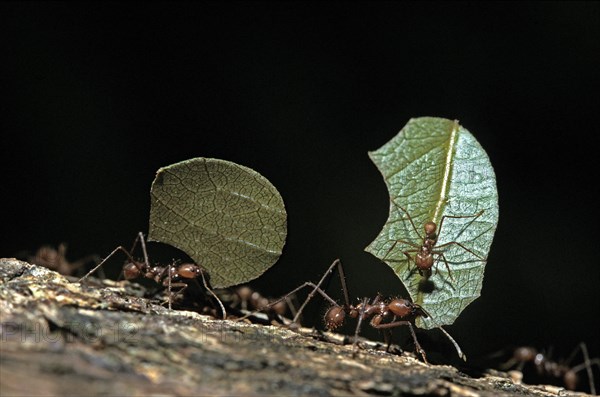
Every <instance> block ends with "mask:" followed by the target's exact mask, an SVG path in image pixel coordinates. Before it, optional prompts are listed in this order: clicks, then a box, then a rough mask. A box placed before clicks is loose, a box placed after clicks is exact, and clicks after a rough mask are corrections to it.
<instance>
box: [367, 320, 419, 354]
mask: <svg viewBox="0 0 600 397" xmlns="http://www.w3.org/2000/svg"><path fill="white" fill-rule="evenodd" d="M401 325H408V328H409V329H410V333H411V335H412V338H413V341H414V342H415V350H416V351H417V352H418V353H419V354H420V355H421V357H422V358H423V361H424V362H425V364H429V363H428V362H427V355H426V354H425V350H423V348H422V347H421V345H420V344H419V341H418V340H417V334H416V333H415V330H414V328H413V326H412V324H411V322H410V321H404V320H402V321H394V322H391V323H386V324H379V325H373V328H376V329H388V328H395V327H399V326H401Z"/></svg>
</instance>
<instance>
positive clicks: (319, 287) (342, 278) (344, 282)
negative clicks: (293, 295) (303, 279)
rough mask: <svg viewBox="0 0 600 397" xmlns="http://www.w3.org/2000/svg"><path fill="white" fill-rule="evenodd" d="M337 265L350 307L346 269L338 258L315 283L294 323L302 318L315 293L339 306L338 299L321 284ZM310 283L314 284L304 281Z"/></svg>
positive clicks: (346, 304) (293, 320)
mask: <svg viewBox="0 0 600 397" xmlns="http://www.w3.org/2000/svg"><path fill="white" fill-rule="evenodd" d="M336 266H337V268H338V274H339V275H340V281H341V283H342V289H343V291H344V300H345V307H348V306H349V305H350V298H349V297H348V287H347V286H346V278H345V277H344V269H343V267H342V261H340V260H339V259H336V260H334V261H333V263H332V264H331V265H330V266H329V268H328V269H327V271H326V272H325V274H323V277H321V279H320V280H319V282H318V283H317V284H316V285H314V284H313V285H314V288H313V290H312V291H311V292H310V293H309V294H308V296H307V297H306V300H305V301H304V303H303V304H302V305H301V306H300V308H299V309H298V312H297V313H296V315H295V316H294V318H293V319H292V324H296V323H297V321H298V319H299V318H300V315H301V314H302V311H303V310H304V308H305V307H306V305H308V302H310V300H311V299H312V298H313V297H314V296H315V294H316V293H317V292H318V293H319V294H321V295H322V296H323V297H324V298H325V299H326V300H328V301H329V303H332V304H333V305H334V306H339V304H338V303H337V302H336V301H334V300H333V299H331V297H330V296H329V295H327V294H326V293H325V291H323V290H322V289H321V285H323V283H324V282H325V280H326V279H327V278H328V277H329V275H330V274H332V273H333V269H334V268H335V267H336ZM310 284H312V283H304V285H310ZM287 296H289V294H287Z"/></svg>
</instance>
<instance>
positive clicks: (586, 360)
mask: <svg viewBox="0 0 600 397" xmlns="http://www.w3.org/2000/svg"><path fill="white" fill-rule="evenodd" d="M578 351H581V354H582V356H583V362H582V363H581V364H578V365H575V366H570V363H571V361H573V359H574V358H575V356H576V354H577V352H578ZM528 363H531V364H533V366H534V367H535V370H536V372H537V374H538V375H539V376H542V377H551V378H556V379H560V380H562V382H563V384H564V386H565V387H566V388H567V389H569V390H576V389H577V385H578V383H579V374H578V373H579V372H581V371H582V370H584V369H585V370H586V372H587V377H588V381H589V387H590V392H591V394H594V395H595V394H596V387H595V383H594V374H593V371H592V365H596V366H597V367H598V368H600V359H599V358H594V359H590V357H589V354H588V350H587V346H586V345H585V343H580V344H579V345H578V346H577V347H576V348H575V349H574V350H573V352H572V353H571V355H570V356H569V357H568V358H567V359H566V360H564V361H560V362H559V361H554V360H552V359H551V358H550V354H544V353H543V352H539V351H538V350H536V349H535V348H533V347H531V346H521V347H518V348H516V349H515V350H514V351H513V356H512V357H511V358H510V359H509V360H508V361H507V362H505V363H504V364H502V366H501V368H502V369H503V370H508V369H516V370H517V371H522V370H523V368H524V367H525V365H526V364H528Z"/></svg>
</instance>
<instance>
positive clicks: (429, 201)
mask: <svg viewBox="0 0 600 397" xmlns="http://www.w3.org/2000/svg"><path fill="white" fill-rule="evenodd" d="M369 156H370V157H371V160H372V161H373V162H374V163H375V165H376V166H377V168H378V169H379V171H380V172H381V174H382V175H383V179H384V180H385V183H386V185H387V188H388V192H389V194H390V209H389V211H390V212H389V217H388V219H387V222H386V223H385V225H384V226H383V229H382V230H381V232H380V233H379V235H378V236H377V238H376V239H375V240H374V241H373V242H371V244H370V245H369V246H368V247H367V248H366V249H365V250H366V251H367V252H369V253H371V254H373V255H374V256H376V257H377V258H379V259H381V260H382V261H384V262H385V263H386V264H388V265H389V266H390V267H391V268H392V269H393V270H394V272H395V273H396V275H397V276H398V277H399V278H400V280H401V281H402V283H403V284H404V286H405V287H406V289H407V291H408V293H409V295H410V297H411V298H412V300H413V301H414V302H416V303H418V304H420V305H421V306H422V307H423V308H424V309H425V310H426V311H427V312H429V314H431V316H432V318H433V321H431V320H429V319H423V318H419V319H417V325H418V326H419V327H421V328H426V329H429V328H433V327H435V326H436V325H444V324H452V323H453V322H454V320H456V318H457V317H458V316H459V315H460V313H461V312H462V311H463V310H464V309H465V308H466V307H467V305H469V303H471V302H473V301H474V300H475V299H477V297H479V295H480V293H481V286H482V282H483V273H484V268H485V265H486V261H487V256H488V253H489V250H490V246H491V244H492V239H493V237H494V232H495V230H496V226H497V224H498V191H497V189H496V177H495V175H494V169H493V168H492V165H491V163H490V160H489V158H488V156H487V154H486V152H485V151H484V150H483V148H482V147H481V145H480V144H479V143H478V142H477V141H476V140H475V138H474V137H473V135H471V133H469V131H467V130H466V129H465V128H464V127H462V126H460V125H459V124H458V121H452V120H447V119H443V118H436V117H421V118H415V119H411V120H410V121H409V122H408V123H407V124H406V126H404V128H403V129H402V130H401V131H400V132H399V133H398V135H396V136H395V137H394V138H392V139H391V140H390V141H389V142H388V143H386V144H385V145H383V146H382V147H380V148H379V149H377V150H375V151H373V152H369ZM400 207H401V208H403V209H404V210H405V211H406V212H405V211H403V210H402V209H401V208H400ZM481 211H483V212H482V213H481V215H480V216H478V217H476V216H474V215H476V214H478V213H480V212H481ZM409 216H410V218H411V219H412V221H413V223H414V225H415V227H416V228H417V229H418V232H417V231H416V230H415V227H413V226H412V224H411V222H410V220H409ZM448 216H460V218H448ZM442 217H445V218H444V222H443V224H442V227H441V229H438V241H437V244H436V245H435V247H438V246H443V245H444V244H445V243H448V242H458V243H460V244H462V245H463V246H464V247H466V248H467V249H468V250H470V251H471V252H468V250H466V249H464V248H462V247H460V246H459V245H458V244H450V245H446V246H444V247H443V248H442V247H440V248H439V250H441V251H443V253H444V256H445V258H446V260H447V262H448V266H449V267H450V270H451V274H449V273H448V271H447V269H446V265H445V263H444V262H443V259H442V258H441V257H440V256H439V255H434V258H435V263H434V265H433V268H432V275H431V277H430V278H428V279H424V278H425V276H421V275H420V274H419V272H418V271H416V268H415V263H414V256H415V250H416V248H415V245H416V246H421V245H422V243H423V239H422V238H421V237H420V236H423V235H424V229H423V227H424V224H425V223H426V222H429V221H433V222H435V223H436V224H437V225H438V227H439V226H440V222H441V221H442ZM398 240H402V241H403V242H398ZM395 242H396V245H395V246H394V243H395ZM407 243H411V244H412V245H410V244H407ZM435 247H434V250H435ZM404 252H408V254H409V256H410V257H411V258H413V259H411V260H409V258H407V256H406V255H405V254H404ZM473 253H475V254H476V255H473ZM424 282H425V284H424ZM424 285H429V286H430V287H432V288H423V286H424Z"/></svg>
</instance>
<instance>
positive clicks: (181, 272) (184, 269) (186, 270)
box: [177, 263, 202, 278]
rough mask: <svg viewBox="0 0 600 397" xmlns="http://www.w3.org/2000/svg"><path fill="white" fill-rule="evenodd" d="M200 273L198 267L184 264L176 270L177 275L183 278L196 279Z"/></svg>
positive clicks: (200, 270)
mask: <svg viewBox="0 0 600 397" xmlns="http://www.w3.org/2000/svg"><path fill="white" fill-rule="evenodd" d="M201 272H202V269H200V267H199V266H198V265H195V264H193V263H184V264H182V265H180V266H179V267H178V268H177V275H178V276H180V277H183V278H196V277H198V275H199V274H200V273H201Z"/></svg>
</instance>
